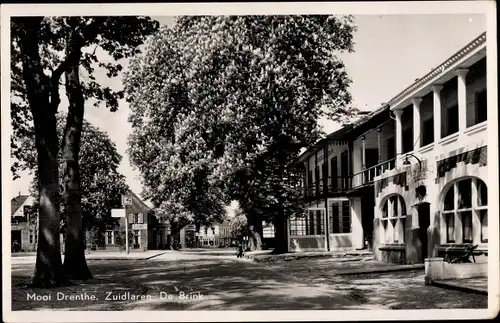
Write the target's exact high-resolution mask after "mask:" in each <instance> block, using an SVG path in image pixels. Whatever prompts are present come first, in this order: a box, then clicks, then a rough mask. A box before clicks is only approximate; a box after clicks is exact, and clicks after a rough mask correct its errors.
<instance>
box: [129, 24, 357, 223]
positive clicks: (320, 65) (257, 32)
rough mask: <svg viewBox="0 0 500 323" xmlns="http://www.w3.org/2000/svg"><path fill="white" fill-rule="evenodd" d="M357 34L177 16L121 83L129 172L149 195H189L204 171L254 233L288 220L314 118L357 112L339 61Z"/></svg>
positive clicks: (328, 27) (336, 27)
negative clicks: (129, 127)
mask: <svg viewBox="0 0 500 323" xmlns="http://www.w3.org/2000/svg"><path fill="white" fill-rule="evenodd" d="M355 30H356V27H355V26H354V23H353V18H352V17H350V16H327V15H318V16H196V17H193V16H184V17H179V18H178V19H177V20H176V21H175V23H174V25H173V27H172V28H167V27H164V28H162V29H161V30H160V31H159V32H158V33H157V34H156V35H155V36H154V37H153V39H151V41H149V42H148V44H147V46H146V50H145V52H144V53H143V54H142V55H140V56H138V57H136V58H134V59H133V60H132V63H131V68H130V70H129V72H128V73H127V74H126V77H125V90H126V94H127V100H128V101H129V103H130V108H131V111H132V113H131V116H130V120H131V122H132V123H133V134H132V136H131V138H130V155H131V161H132V163H133V164H134V165H136V166H137V168H138V169H139V171H140V172H141V174H142V175H143V177H144V185H145V187H146V191H147V192H149V193H148V195H150V196H152V197H153V196H155V195H156V196H158V197H159V198H164V196H166V194H165V193H166V192H169V190H171V189H175V190H177V191H178V192H179V191H180V192H184V193H179V194H183V195H188V193H187V192H188V191H190V189H189V185H190V184H189V183H190V182H191V181H192V180H193V178H192V177H190V176H192V174H196V173H197V171H198V170H200V169H202V170H203V172H204V175H206V177H207V179H208V183H209V187H213V188H216V189H217V190H219V189H221V190H222V193H223V198H224V199H225V200H226V201H228V200H231V199H236V200H238V201H239V202H240V205H241V206H242V208H243V209H244V211H245V214H246V215H247V218H248V220H249V224H250V226H251V227H256V228H257V230H261V228H260V229H259V228H258V227H259V226H260V227H261V225H262V221H263V220H264V221H268V222H275V221H281V223H282V222H283V221H285V220H286V217H287V216H288V215H290V214H291V213H293V212H295V211H296V210H297V209H300V207H298V206H299V204H300V203H299V201H298V197H299V196H300V194H301V192H300V177H301V173H300V170H298V169H297V168H296V166H295V161H296V158H297V156H298V153H299V151H300V149H301V148H304V147H307V146H309V145H312V144H313V143H315V142H316V141H317V140H318V139H319V138H320V137H321V136H322V135H323V133H322V130H321V128H320V126H319V125H318V119H320V118H324V117H327V118H330V119H331V120H335V121H343V119H345V118H349V117H351V116H353V115H354V113H355V109H353V108H352V107H351V105H350V102H351V96H350V94H349V84H350V82H351V81H350V79H349V77H348V75H347V71H346V68H345V65H344V64H343V62H342V60H341V59H340V58H339V54H340V53H342V52H350V51H352V49H353V33H354V31H355ZM167 178H168V179H169V180H167ZM172 178H175V180H171V179H172ZM153 198H154V197H153ZM177 201H178V203H179V205H183V206H185V203H184V202H183V199H182V198H179V199H177ZM275 228H276V229H277V230H278V229H279V230H283V226H282V225H275ZM257 233H258V232H257Z"/></svg>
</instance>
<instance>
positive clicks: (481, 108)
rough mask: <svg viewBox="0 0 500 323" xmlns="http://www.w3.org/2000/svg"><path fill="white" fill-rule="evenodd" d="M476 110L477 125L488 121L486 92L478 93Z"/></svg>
mask: <svg viewBox="0 0 500 323" xmlns="http://www.w3.org/2000/svg"><path fill="white" fill-rule="evenodd" d="M474 108H475V117H476V124H478V123H481V122H483V121H486V120H488V104H487V95H486V90H482V91H479V92H476V97H475V104H474Z"/></svg>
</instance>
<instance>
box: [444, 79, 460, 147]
mask: <svg viewBox="0 0 500 323" xmlns="http://www.w3.org/2000/svg"><path fill="white" fill-rule="evenodd" d="M456 132H458V79H457V77H456V76H455V77H453V78H452V79H451V80H449V81H448V82H446V83H444V84H443V89H442V90H441V138H445V137H447V136H449V135H452V134H454V133H456Z"/></svg>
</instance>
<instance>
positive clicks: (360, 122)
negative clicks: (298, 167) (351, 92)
mask: <svg viewBox="0 0 500 323" xmlns="http://www.w3.org/2000/svg"><path fill="white" fill-rule="evenodd" d="M388 113H389V105H387V104H384V105H382V106H381V107H380V108H378V109H375V110H373V111H361V113H358V116H360V118H358V119H357V120H355V121H353V122H351V123H348V124H345V125H343V126H342V128H340V129H338V130H336V131H334V132H332V133H330V134H328V135H327V136H326V137H325V138H323V139H320V140H318V141H317V142H316V143H315V144H314V145H312V146H309V147H308V148H307V149H306V150H305V151H304V152H303V153H302V154H300V156H299V158H298V160H301V159H302V158H304V157H305V156H307V155H309V154H311V153H313V152H314V151H316V150H317V149H318V148H319V147H322V146H323V145H324V144H325V143H326V142H328V141H347V140H349V139H352V138H353V137H357V136H359V134H361V133H363V132H366V129H367V128H370V127H372V126H373V127H376V126H377V125H378V124H381V123H383V122H385V121H387V118H388V117H387V116H386V115H385V114H388Z"/></svg>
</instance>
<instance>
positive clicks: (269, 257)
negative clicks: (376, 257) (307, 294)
mask: <svg viewBox="0 0 500 323" xmlns="http://www.w3.org/2000/svg"><path fill="white" fill-rule="evenodd" d="M372 255H373V254H372V253H356V252H349V253H345V254H331V253H330V254H309V255H307V254H305V255H301V254H298V255H292V254H290V255H285V256H284V255H275V256H273V255H265V256H259V255H256V256H253V257H252V255H246V256H244V257H245V258H247V259H250V260H252V261H255V262H276V261H293V260H300V259H307V258H310V259H318V258H324V259H326V258H332V259H339V258H349V257H363V256H372Z"/></svg>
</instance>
